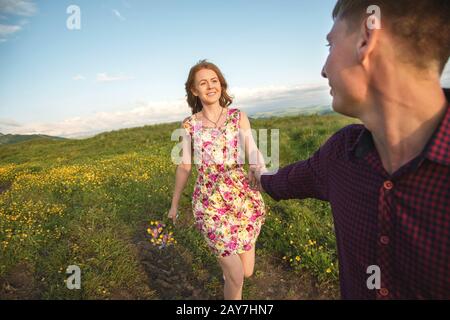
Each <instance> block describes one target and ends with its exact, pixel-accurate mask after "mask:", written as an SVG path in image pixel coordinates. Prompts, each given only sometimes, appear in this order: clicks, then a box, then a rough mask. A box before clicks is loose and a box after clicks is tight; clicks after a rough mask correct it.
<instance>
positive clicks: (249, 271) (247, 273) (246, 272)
mask: <svg viewBox="0 0 450 320" xmlns="http://www.w3.org/2000/svg"><path fill="white" fill-rule="evenodd" d="M252 275H253V268H248V269H246V270H244V277H245V278H250V277H251V276H252Z"/></svg>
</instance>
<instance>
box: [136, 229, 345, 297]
mask: <svg viewBox="0 0 450 320" xmlns="http://www.w3.org/2000/svg"><path fill="white" fill-rule="evenodd" d="M142 230H143V231H142V234H145V229H144V227H143V228H142ZM139 237H140V239H139V240H138V242H137V247H138V252H139V259H140V262H141V264H142V265H143V268H144V269H145V272H146V273H147V278H148V281H149V287H150V288H151V289H152V290H155V291H156V293H157V295H158V298H159V299H163V300H166V299H167V300H174V299H186V300H200V299H206V300H211V299H213V300H220V299H223V281H222V279H221V276H222V274H221V272H219V273H218V271H217V270H219V271H220V269H218V268H216V266H204V267H203V269H201V270H194V268H193V266H192V261H193V258H194V257H193V256H192V254H191V253H190V252H189V251H188V250H187V249H185V248H183V247H182V246H180V245H176V246H171V247H167V248H164V249H162V250H160V249H158V247H155V246H153V245H152V244H151V243H150V242H149V241H148V240H147V239H145V236H139ZM141 237H142V238H141ZM257 252H258V251H257ZM216 269H217V270H216ZM243 298H244V299H246V300H288V299H292V300H298V299H299V300H303V299H308V300H311V299H337V298H338V293H337V292H336V291H335V290H331V291H327V292H325V291H323V290H322V289H321V290H319V289H318V286H317V281H316V280H315V279H314V277H311V276H310V275H308V274H303V275H299V274H296V273H294V272H293V271H292V270H290V269H289V268H288V267H287V266H286V265H284V264H283V263H282V262H281V261H279V260H277V259H276V258H274V257H271V256H268V255H264V256H258V255H257V256H256V263H255V272H254V275H253V276H252V277H251V278H249V279H246V280H245V283H244V289H243Z"/></svg>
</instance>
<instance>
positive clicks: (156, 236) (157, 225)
mask: <svg viewBox="0 0 450 320" xmlns="http://www.w3.org/2000/svg"><path fill="white" fill-rule="evenodd" d="M147 233H148V234H149V235H150V242H151V243H152V244H153V245H155V246H158V248H159V249H163V248H165V247H168V246H170V245H172V244H176V243H177V241H176V240H175V239H174V238H173V231H172V227H171V226H169V227H167V226H166V224H165V223H163V222H162V221H150V227H149V228H148V229H147Z"/></svg>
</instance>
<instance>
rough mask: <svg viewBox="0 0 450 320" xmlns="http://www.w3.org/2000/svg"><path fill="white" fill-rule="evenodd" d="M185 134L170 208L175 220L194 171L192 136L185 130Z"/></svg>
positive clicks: (170, 213) (181, 139) (182, 138)
mask: <svg viewBox="0 0 450 320" xmlns="http://www.w3.org/2000/svg"><path fill="white" fill-rule="evenodd" d="M183 132H184V135H183V136H181V137H180V142H181V143H182V150H181V152H182V157H181V163H180V164H179V165H178V166H177V169H176V174H175V188H174V191H173V197H172V205H171V208H170V210H169V218H172V219H173V220H174V222H175V219H176V212H177V210H178V204H179V202H180V198H181V194H182V192H183V190H184V188H185V187H186V184H187V182H188V180H189V176H190V175H191V171H192V147H191V136H190V135H189V134H187V133H186V131H184V129H183Z"/></svg>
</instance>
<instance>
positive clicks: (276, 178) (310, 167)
mask: <svg viewBox="0 0 450 320" xmlns="http://www.w3.org/2000/svg"><path fill="white" fill-rule="evenodd" d="M344 129H345V128H344ZM343 139H344V137H343V129H341V130H339V131H338V132H336V133H335V134H334V135H332V136H331V137H330V138H329V139H328V140H327V141H326V142H325V143H324V144H323V145H322V146H321V147H320V148H319V149H318V150H317V151H315V152H314V154H313V155H312V156H311V157H310V158H309V159H306V160H301V161H298V162H295V163H292V164H290V165H287V166H285V167H283V168H281V169H279V170H278V171H277V172H276V173H275V174H271V173H270V172H268V173H266V174H263V175H261V186H262V188H263V189H264V191H265V192H266V193H267V194H268V195H269V196H271V197H272V198H273V199H274V200H276V201H280V200H288V199H306V198H315V199H319V200H324V201H329V197H328V191H329V190H328V189H329V188H328V181H329V179H328V172H329V167H330V164H331V163H332V162H331V161H329V160H330V156H331V155H332V154H333V153H334V150H335V149H336V148H339V146H340V145H341V146H343V144H344V141H343Z"/></svg>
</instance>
